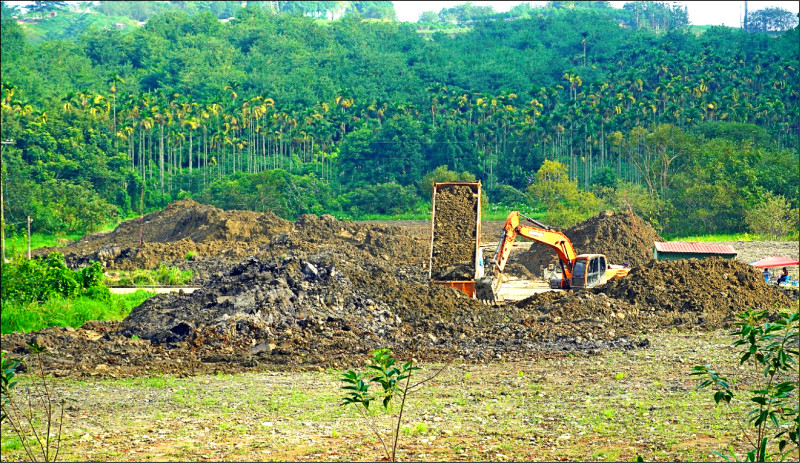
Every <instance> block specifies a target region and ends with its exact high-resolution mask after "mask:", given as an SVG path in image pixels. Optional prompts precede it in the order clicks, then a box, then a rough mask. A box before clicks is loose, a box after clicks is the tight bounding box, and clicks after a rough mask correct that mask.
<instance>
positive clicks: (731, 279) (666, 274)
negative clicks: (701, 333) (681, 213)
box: [516, 258, 797, 342]
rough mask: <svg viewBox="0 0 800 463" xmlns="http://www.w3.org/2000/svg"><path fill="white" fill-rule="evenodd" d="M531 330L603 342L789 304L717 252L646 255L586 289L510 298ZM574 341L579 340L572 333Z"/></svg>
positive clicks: (708, 325) (720, 322) (719, 324)
mask: <svg viewBox="0 0 800 463" xmlns="http://www.w3.org/2000/svg"><path fill="white" fill-rule="evenodd" d="M516 306H517V307H519V308H522V309H524V312H525V315H524V316H523V318H522V319H523V324H524V325H526V326H527V327H528V330H529V332H530V334H531V335H534V334H535V335H536V336H539V337H541V338H542V339H549V340H574V339H578V338H582V339H583V341H584V342H592V341H594V342H598V341H610V340H614V339H618V338H630V339H632V338H634V337H636V336H639V335H642V334H646V333H649V332H652V331H654V330H661V329H667V328H679V329H704V330H712V329H718V328H723V327H729V326H731V324H732V323H733V322H734V321H736V318H735V316H736V314H737V313H740V312H742V311H743V310H745V309H749V308H755V309H767V310H774V309H776V308H778V309H781V308H786V307H795V308H796V307H797V302H796V301H792V300H791V299H789V298H788V297H786V296H785V295H784V294H782V293H781V292H779V291H775V289H774V288H771V287H769V286H767V285H766V284H765V283H764V279H763V278H761V276H760V274H759V272H758V271H757V270H755V269H753V268H752V267H750V266H749V265H747V264H745V263H742V262H739V261H736V260H726V259H721V258H711V259H704V260H697V259H689V260H679V261H666V262H662V261H651V262H650V263H648V264H645V265H644V266H642V267H638V268H635V269H634V270H632V271H631V273H630V275H629V276H628V277H627V278H624V279H619V280H612V281H611V282H609V284H608V285H607V286H605V287H601V288H596V289H594V290H589V291H574V292H549V293H542V294H538V295H535V296H533V297H530V298H527V299H524V300H522V301H520V302H518V303H517V304H516ZM578 341H579V342H580V339H578Z"/></svg>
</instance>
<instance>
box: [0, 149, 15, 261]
mask: <svg viewBox="0 0 800 463" xmlns="http://www.w3.org/2000/svg"><path fill="white" fill-rule="evenodd" d="M0 143H2V146H0V248H2V249H0V252H1V253H2V254H3V256H2V257H3V263H6V262H8V259H6V216H5V196H4V195H3V184H4V183H5V180H4V178H3V176H2V170H3V150H4V149H5V146H6V145H11V144H13V143H14V140H13V139H7V140H3V141H2V142H0Z"/></svg>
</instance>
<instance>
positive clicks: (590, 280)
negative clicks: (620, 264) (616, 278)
mask: <svg viewBox="0 0 800 463" xmlns="http://www.w3.org/2000/svg"><path fill="white" fill-rule="evenodd" d="M607 267H608V265H607V264H606V256H604V255H602V254H581V255H580V256H578V257H576V258H575V265H574V266H573V268H572V279H571V281H570V283H569V284H570V287H571V288H594V287H595V286H598V285H601V284H603V283H605V282H606V276H605V275H606V270H607Z"/></svg>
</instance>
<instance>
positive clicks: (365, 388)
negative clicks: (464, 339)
mask: <svg viewBox="0 0 800 463" xmlns="http://www.w3.org/2000/svg"><path fill="white" fill-rule="evenodd" d="M395 363H396V360H395V358H394V354H393V353H392V351H391V349H376V350H374V351H373V352H372V359H371V361H370V362H368V363H367V365H366V368H367V372H355V371H353V370H348V371H347V372H345V373H344V374H343V375H342V377H341V381H342V382H344V383H346V384H347V385H346V386H343V387H342V389H345V390H348V391H350V392H349V393H348V394H347V395H346V396H345V397H343V398H342V405H355V406H357V408H358V410H359V412H361V414H362V416H363V417H364V418H365V419H366V420H367V422H368V423H369V425H370V427H371V429H372V432H373V433H374V434H375V436H376V437H377V438H378V440H380V442H381V445H382V446H383V450H384V452H385V453H386V457H387V458H389V459H390V460H391V461H393V462H395V461H397V458H396V455H397V442H398V440H399V438H400V425H401V423H402V422H403V411H404V409H405V405H406V399H407V398H408V395H409V394H410V393H412V392H414V391H416V390H417V389H418V388H419V387H420V386H422V385H423V384H424V383H426V382H428V381H430V380H432V379H433V378H435V377H436V376H437V375H438V374H439V373H441V372H442V371H443V370H444V367H442V369H441V370H439V371H438V372H436V373H435V374H434V375H432V376H430V377H428V378H426V379H424V380H422V381H420V382H418V383H415V384H410V383H411V375H412V373H413V372H414V371H417V370H419V369H420V368H419V367H416V366H414V362H413V360H412V361H410V362H405V363H403V364H401V365H399V367H398V366H395ZM404 380H405V386H403V381H404ZM371 384H372V385H379V386H380V387H381V389H382V390H380V391H379V392H377V393H373V392H370V390H369V387H370V385H371ZM395 397H399V400H400V410H399V412H398V416H397V424H394V423H392V424H393V426H392V429H394V431H393V432H392V435H391V437H392V438H393V440H394V442H393V445H392V449H391V452H390V451H389V447H388V445H387V442H386V441H385V440H384V439H383V436H381V434H380V432H378V429H377V427H376V426H375V424H374V423H373V422H372V421H371V420H370V418H371V416H370V415H369V414H368V412H369V405H370V404H371V403H374V402H378V403H380V404H381V406H382V408H383V410H384V411H385V412H390V410H391V409H390V404H391V402H392V399H394V398H395ZM358 405H361V406H362V407H358ZM393 419H394V418H392V420H393Z"/></svg>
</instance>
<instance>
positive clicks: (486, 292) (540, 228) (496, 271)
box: [476, 211, 577, 301]
mask: <svg viewBox="0 0 800 463" xmlns="http://www.w3.org/2000/svg"><path fill="white" fill-rule="evenodd" d="M520 217H523V218H524V219H526V220H527V221H529V222H531V223H532V224H533V225H534V226H530V225H525V224H520ZM517 236H522V237H525V238H528V239H530V240H532V241H535V242H537V243H542V244H544V245H546V246H549V247H550V248H551V249H553V250H554V251H555V252H556V254H558V258H559V260H560V264H561V272H562V275H563V276H562V279H561V283H560V287H562V288H565V287H567V286H568V282H569V280H570V278H572V270H573V265H574V262H575V258H576V257H577V255H576V254H575V249H574V248H573V247H572V242H570V240H569V238H567V237H566V235H564V234H563V233H561V232H559V231H556V230H552V229H551V228H550V227H549V226H547V225H545V224H543V223H541V222H539V221H537V220H534V219H531V218H530V217H525V216H524V215H522V214H520V213H519V211H512V212H511V213H510V214H509V215H508V218H507V219H506V223H505V225H504V226H503V234H502V235H501V237H500V242H499V243H498V244H497V249H496V250H495V253H494V255H493V256H492V258H491V261H490V262H489V265H488V266H487V270H488V273H487V275H486V276H485V277H483V278H480V279H478V281H477V282H476V283H477V287H476V293H477V294H476V295H477V297H478V298H479V299H483V300H487V301H494V300H496V294H497V290H498V289H499V287H500V285H501V283H502V277H503V269H504V268H505V266H506V263H507V262H508V257H509V255H510V254H511V249H512V247H513V246H514V241H516V239H517Z"/></svg>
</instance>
